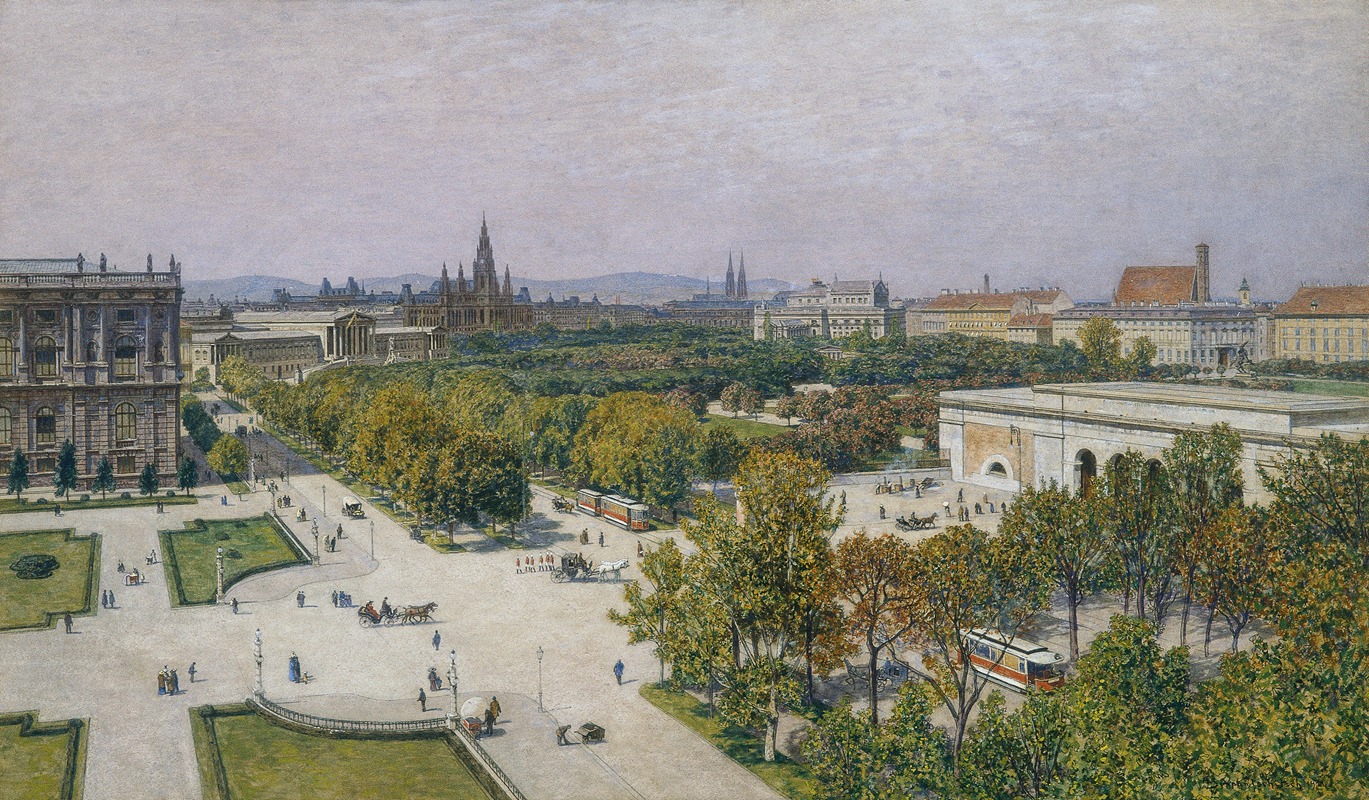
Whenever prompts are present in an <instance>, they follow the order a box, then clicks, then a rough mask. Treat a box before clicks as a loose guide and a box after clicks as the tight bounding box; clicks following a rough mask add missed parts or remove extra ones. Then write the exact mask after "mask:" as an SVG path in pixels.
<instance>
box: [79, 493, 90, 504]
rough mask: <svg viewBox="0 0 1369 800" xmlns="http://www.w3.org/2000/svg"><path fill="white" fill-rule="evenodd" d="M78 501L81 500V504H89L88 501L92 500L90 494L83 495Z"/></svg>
mask: <svg viewBox="0 0 1369 800" xmlns="http://www.w3.org/2000/svg"><path fill="white" fill-rule="evenodd" d="M78 499H79V501H80V502H82V503H85V502H87V501H89V500H90V495H88V494H83V495H81V496H80V498H78Z"/></svg>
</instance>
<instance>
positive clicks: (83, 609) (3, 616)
mask: <svg viewBox="0 0 1369 800" xmlns="http://www.w3.org/2000/svg"><path fill="white" fill-rule="evenodd" d="M72 534H73V531H71V530H70V529H68V530H59V531H27V532H19V533H3V534H0V630H10V629H15V628H47V627H51V626H52V625H54V624H56V621H57V619H58V618H60V617H61V615H62V614H64V613H67V612H70V613H72V614H85V613H87V612H89V611H90V609H91V601H92V598H94V596H95V588H96V587H95V585H96V583H97V582H98V581H99V579H100V569H99V565H100V542H99V537H98V536H90V537H85V536H82V537H73V535H72ZM30 554H32V555H51V556H55V557H56V558H57V562H58V564H59V566H58V568H57V570H56V571H55V572H53V573H52V574H51V575H50V576H48V577H46V578H28V579H25V578H20V577H19V576H18V574H16V573H15V571H14V570H12V569H10V568H9V566H10V565H11V564H13V563H14V562H15V560H16V559H18V558H19V557H20V556H23V555H30ZM4 796H6V795H3V794H0V797H4Z"/></svg>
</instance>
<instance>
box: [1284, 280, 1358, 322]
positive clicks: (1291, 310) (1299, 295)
mask: <svg viewBox="0 0 1369 800" xmlns="http://www.w3.org/2000/svg"><path fill="white" fill-rule="evenodd" d="M1313 303H1315V304H1316V307H1313ZM1274 313H1275V314H1318V315H1327V316H1336V315H1339V314H1369V286H1300V287H1298V290H1297V291H1296V292H1294V293H1293V296H1292V297H1290V298H1289V299H1288V302H1286V303H1280V304H1279V305H1278V307H1277V308H1275V309H1274Z"/></svg>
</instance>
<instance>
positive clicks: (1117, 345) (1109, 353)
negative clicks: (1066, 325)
mask: <svg viewBox="0 0 1369 800" xmlns="http://www.w3.org/2000/svg"><path fill="white" fill-rule="evenodd" d="M1079 349H1080V350H1083V351H1084V358H1085V359H1086V360H1087V361H1088V365H1089V372H1090V373H1092V374H1093V375H1094V376H1095V377H1104V376H1107V375H1111V374H1112V373H1113V372H1115V371H1116V370H1117V368H1118V367H1119V366H1120V365H1121V363H1122V331H1121V329H1120V328H1118V327H1117V323H1115V322H1113V321H1112V320H1110V319H1108V318H1107V317H1090V318H1089V319H1087V320H1085V321H1084V324H1083V325H1080V326H1079Z"/></svg>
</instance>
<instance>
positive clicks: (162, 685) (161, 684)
mask: <svg viewBox="0 0 1369 800" xmlns="http://www.w3.org/2000/svg"><path fill="white" fill-rule="evenodd" d="M164 694H166V673H165V672H158V673H157V695H158V696H161V695H164Z"/></svg>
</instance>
